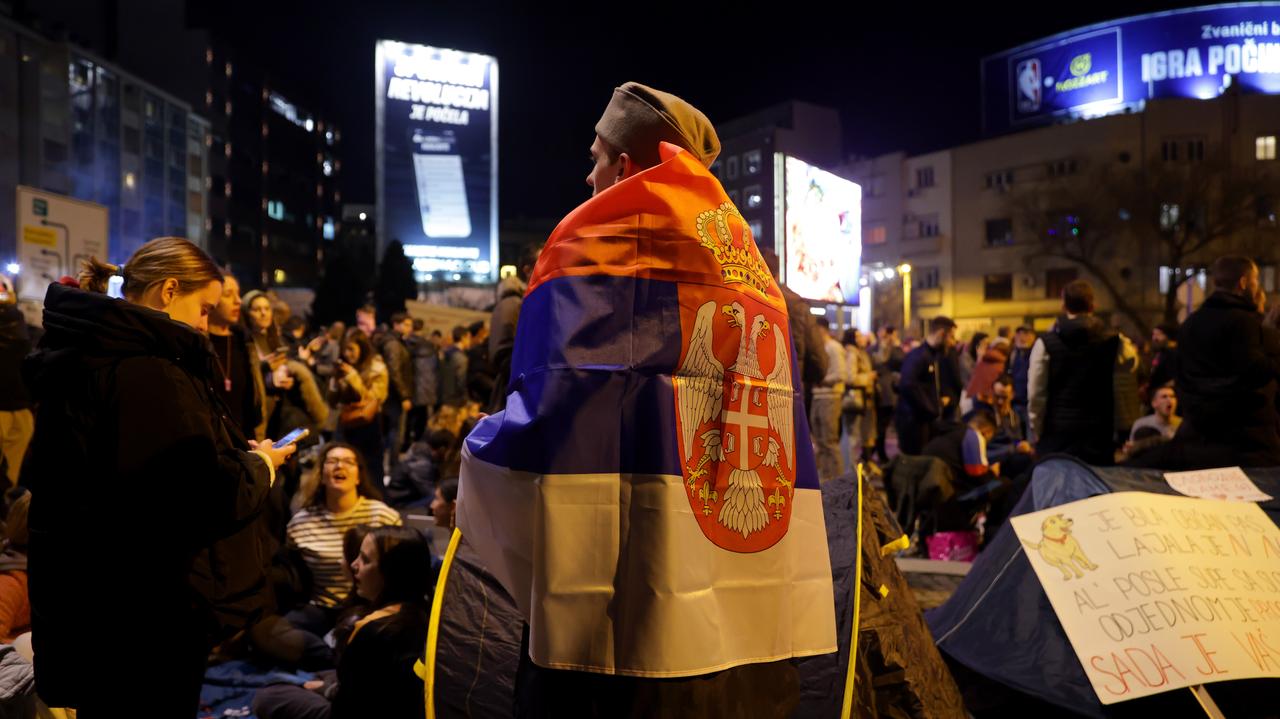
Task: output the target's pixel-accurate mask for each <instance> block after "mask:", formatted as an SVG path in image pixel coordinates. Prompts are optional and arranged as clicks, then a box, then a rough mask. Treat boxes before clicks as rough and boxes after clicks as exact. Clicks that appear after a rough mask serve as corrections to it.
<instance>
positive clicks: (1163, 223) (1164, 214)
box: [1160, 203, 1182, 230]
mask: <svg viewBox="0 0 1280 719" xmlns="http://www.w3.org/2000/svg"><path fill="white" fill-rule="evenodd" d="M1181 211H1182V208H1180V207H1178V206H1177V205H1176V204H1169V203H1164V204H1162V205H1160V229H1162V230H1172V229H1173V228H1175V227H1177V226H1178V215H1179V214H1181Z"/></svg>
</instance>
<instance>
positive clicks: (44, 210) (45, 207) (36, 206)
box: [31, 197, 49, 217]
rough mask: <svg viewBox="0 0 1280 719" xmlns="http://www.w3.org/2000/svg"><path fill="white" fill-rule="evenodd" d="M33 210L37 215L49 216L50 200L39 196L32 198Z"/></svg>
mask: <svg viewBox="0 0 1280 719" xmlns="http://www.w3.org/2000/svg"><path fill="white" fill-rule="evenodd" d="M31 211H32V212H33V213H35V215H36V216H37V217H48V216H49V203H48V201H46V200H42V199H40V198H39V197H33V198H31Z"/></svg>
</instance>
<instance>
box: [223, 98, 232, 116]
mask: <svg viewBox="0 0 1280 719" xmlns="http://www.w3.org/2000/svg"><path fill="white" fill-rule="evenodd" d="M222 112H223V114H226V115H230V114H231V101H230V100H227V101H226V102H225V103H223V104H222Z"/></svg>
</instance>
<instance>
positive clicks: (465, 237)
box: [374, 40, 498, 282]
mask: <svg viewBox="0 0 1280 719" xmlns="http://www.w3.org/2000/svg"><path fill="white" fill-rule="evenodd" d="M374 67H375V73H376V83H377V84H376V87H375V102H376V114H377V119H376V122H377V127H376V138H377V139H376V145H377V147H376V148H375V149H376V153H377V158H376V160H377V170H376V174H377V178H376V179H377V195H378V198H377V202H378V207H377V215H378V228H377V230H378V238H379V243H380V249H381V247H383V246H385V245H386V244H387V243H389V242H391V241H393V240H399V241H400V242H401V243H403V244H404V247H405V255H406V256H408V257H409V259H410V260H411V261H412V262H413V267H414V270H415V271H416V272H417V273H418V275H419V278H420V279H424V280H431V279H443V280H466V281H476V282H492V281H494V280H496V279H497V269H498V268H497V252H498V249H497V248H498V231H497V230H498V228H497V224H498V222H497V216H498V215H497V207H498V205H497V202H498V171H497V159H498V155H497V152H498V143H497V138H498V92H497V90H498V63H497V61H496V60H494V58H492V57H489V56H487V55H478V54H475V53H469V52H461V51H458V50H448V49H443V48H434V47H427V46H425V45H411V44H407V43H402V42H397V41H394V40H381V41H379V42H378V44H377V50H376V59H375V65H374Z"/></svg>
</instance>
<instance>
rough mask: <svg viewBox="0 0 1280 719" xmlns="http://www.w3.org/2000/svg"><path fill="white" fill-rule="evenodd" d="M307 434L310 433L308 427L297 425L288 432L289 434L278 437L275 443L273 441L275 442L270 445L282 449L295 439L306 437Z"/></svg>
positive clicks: (295, 440)
mask: <svg viewBox="0 0 1280 719" xmlns="http://www.w3.org/2000/svg"><path fill="white" fill-rule="evenodd" d="M309 434H311V430H309V429H304V428H302V427H299V428H297V429H295V430H293V431H292V432H290V433H289V434H286V435H285V436H283V437H281V438H280V439H278V440H276V443H275V444H273V445H271V446H272V447H273V448H275V449H284V448H285V447H288V446H289V445H291V444H293V443H294V442H297V441H299V440H301V439H303V438H304V437H306V436H307V435H309Z"/></svg>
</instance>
